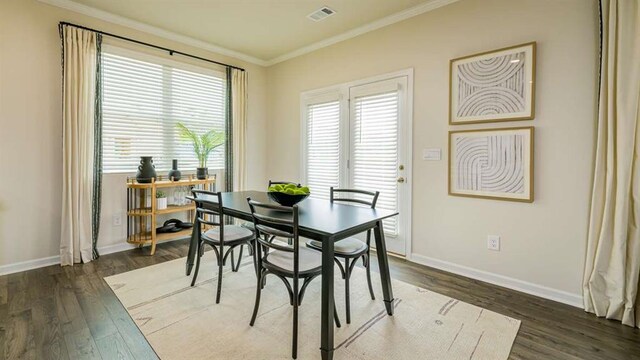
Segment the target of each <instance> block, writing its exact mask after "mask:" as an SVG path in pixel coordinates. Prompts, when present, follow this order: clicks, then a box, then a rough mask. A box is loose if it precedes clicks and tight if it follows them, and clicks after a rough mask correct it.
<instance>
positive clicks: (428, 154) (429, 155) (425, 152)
mask: <svg viewBox="0 0 640 360" xmlns="http://www.w3.org/2000/svg"><path fill="white" fill-rule="evenodd" d="M441 159H442V150H440V149H438V148H432V149H422V160H427V161H438V160H441Z"/></svg>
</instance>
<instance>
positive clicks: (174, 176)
mask: <svg viewBox="0 0 640 360" xmlns="http://www.w3.org/2000/svg"><path fill="white" fill-rule="evenodd" d="M167 176H168V177H169V180H171V181H180V178H181V177H182V173H181V172H180V170H178V159H173V160H172V161H171V170H169V174H168V175H167Z"/></svg>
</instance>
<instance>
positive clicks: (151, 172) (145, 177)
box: [136, 156, 156, 184]
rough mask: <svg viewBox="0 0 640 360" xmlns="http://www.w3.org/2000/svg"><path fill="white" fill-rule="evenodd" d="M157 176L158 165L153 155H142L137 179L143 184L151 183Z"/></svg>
mask: <svg viewBox="0 0 640 360" xmlns="http://www.w3.org/2000/svg"><path fill="white" fill-rule="evenodd" d="M155 178H156V167H155V165H153V156H140V165H138V172H137V173H136V180H137V181H138V182H139V183H141V184H149V183H151V182H152V181H153V179H155Z"/></svg>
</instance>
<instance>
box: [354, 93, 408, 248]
mask: <svg viewBox="0 0 640 360" xmlns="http://www.w3.org/2000/svg"><path fill="white" fill-rule="evenodd" d="M352 101H353V114H352V119H353V124H352V127H353V128H352V138H351V143H352V145H351V146H352V155H351V156H352V165H351V166H352V175H351V177H352V184H353V187H354V188H356V189H363V190H370V191H380V196H379V198H378V203H377V205H376V208H378V209H386V210H393V211H396V210H397V207H398V183H397V176H398V170H397V169H398V91H391V92H385V93H379V94H373V95H366V96H360V97H355V98H354V99H352ZM383 226H384V228H385V233H386V234H388V235H391V236H395V235H397V234H398V223H397V217H396V216H393V217H391V218H388V219H386V220H384V222H383Z"/></svg>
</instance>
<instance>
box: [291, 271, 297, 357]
mask: <svg viewBox="0 0 640 360" xmlns="http://www.w3.org/2000/svg"><path fill="white" fill-rule="evenodd" d="M293 293H294V294H296V296H293V297H292V298H293V343H292V349H291V357H292V358H294V359H296V358H297V357H298V296H297V294H298V279H297V278H295V277H294V278H293Z"/></svg>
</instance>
